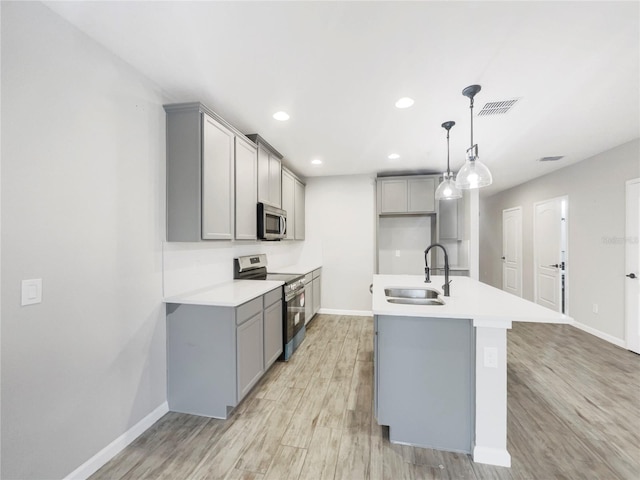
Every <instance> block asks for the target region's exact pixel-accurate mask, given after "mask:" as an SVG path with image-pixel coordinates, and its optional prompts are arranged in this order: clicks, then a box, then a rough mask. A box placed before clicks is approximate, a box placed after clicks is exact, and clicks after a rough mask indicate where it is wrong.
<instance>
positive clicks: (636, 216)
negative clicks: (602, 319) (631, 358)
mask: <svg viewBox="0 0 640 480" xmlns="http://www.w3.org/2000/svg"><path fill="white" fill-rule="evenodd" d="M626 192H627V208H626V228H625V240H626V241H625V275H626V278H625V317H626V324H627V333H626V341H627V348H628V349H629V350H631V351H633V352H636V353H640V278H638V277H640V243H639V241H638V237H639V236H640V232H639V230H640V227H639V225H640V178H636V179H635V180H629V181H628V182H627V188H626Z"/></svg>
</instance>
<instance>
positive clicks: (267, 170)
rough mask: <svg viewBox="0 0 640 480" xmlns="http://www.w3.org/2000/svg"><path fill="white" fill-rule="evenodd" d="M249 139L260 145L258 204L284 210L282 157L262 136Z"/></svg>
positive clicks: (253, 136)
mask: <svg viewBox="0 0 640 480" xmlns="http://www.w3.org/2000/svg"><path fill="white" fill-rule="evenodd" d="M247 137H248V138H249V139H250V140H252V141H254V142H255V143H256V144H257V145H258V202H262V203H266V204H268V205H272V206H274V207H277V208H282V185H281V175H282V162H281V160H282V155H280V153H278V152H277V151H276V149H275V148H273V147H272V146H271V145H269V143H268V142H267V141H266V140H265V139H264V138H262V137H261V136H260V135H258V134H256V133H252V134H250V135H247Z"/></svg>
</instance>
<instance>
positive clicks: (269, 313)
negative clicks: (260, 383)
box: [264, 289, 283, 371]
mask: <svg viewBox="0 0 640 480" xmlns="http://www.w3.org/2000/svg"><path fill="white" fill-rule="evenodd" d="M282 321H283V319H282V293H281V291H280V289H277V290H274V291H272V292H269V293H267V294H266V295H265V296H264V369H265V371H266V370H267V369H268V368H269V367H270V366H271V365H272V364H273V363H274V362H275V361H276V360H277V359H278V357H279V356H280V354H282V348H283V341H282Z"/></svg>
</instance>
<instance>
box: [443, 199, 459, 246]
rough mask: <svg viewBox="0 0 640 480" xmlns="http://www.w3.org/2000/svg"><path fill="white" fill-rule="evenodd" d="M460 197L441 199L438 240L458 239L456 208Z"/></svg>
mask: <svg viewBox="0 0 640 480" xmlns="http://www.w3.org/2000/svg"><path fill="white" fill-rule="evenodd" d="M459 206H460V199H451V200H441V201H440V211H439V212H438V221H439V225H440V229H439V232H440V237H439V238H440V240H459V233H461V232H460V231H459V229H458V208H459Z"/></svg>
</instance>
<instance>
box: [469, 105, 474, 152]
mask: <svg viewBox="0 0 640 480" xmlns="http://www.w3.org/2000/svg"><path fill="white" fill-rule="evenodd" d="M470 100H471V103H470V106H469V111H470V112H471V148H473V97H471V99H470Z"/></svg>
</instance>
